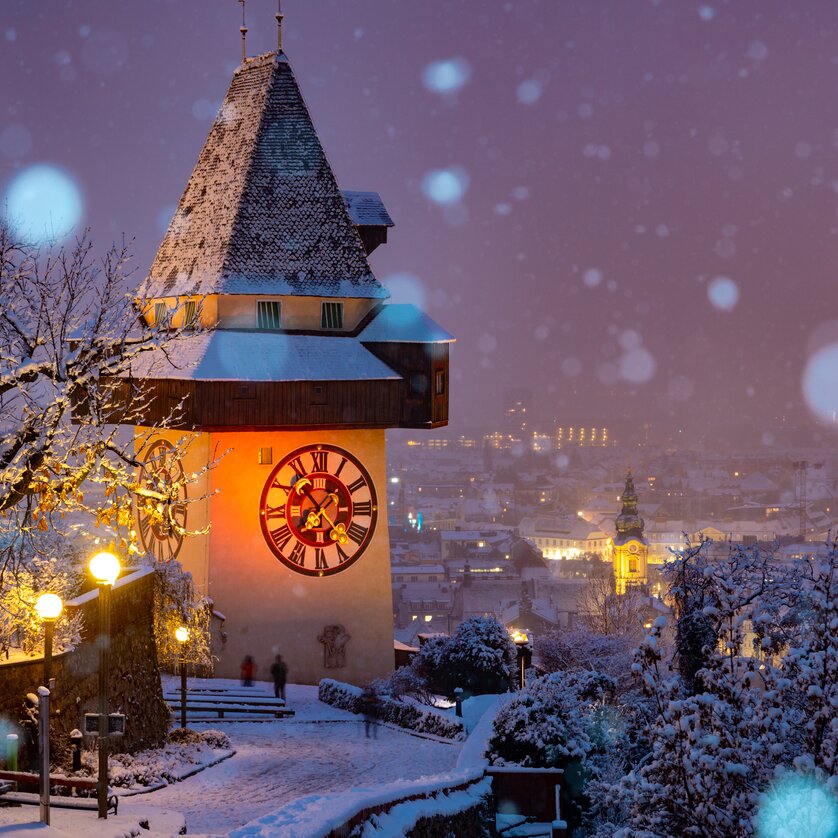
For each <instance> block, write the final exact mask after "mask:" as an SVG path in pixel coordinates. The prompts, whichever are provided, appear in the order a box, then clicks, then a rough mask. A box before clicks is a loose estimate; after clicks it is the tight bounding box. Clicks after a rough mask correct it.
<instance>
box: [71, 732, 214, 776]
mask: <svg viewBox="0 0 838 838" xmlns="http://www.w3.org/2000/svg"><path fill="white" fill-rule="evenodd" d="M229 749H230V740H229V738H228V737H227V734H226V733H222V732H221V731H219V730H205V731H202V732H199V731H195V730H190V729H189V728H178V729H176V730H173V731H172V732H171V733H170V734H169V742H168V743H167V744H166V745H165V746H164V747H163V748H152V749H150V750H148V751H140V752H139V753H136V754H111V756H110V758H109V763H108V779H109V782H110V785H111V786H114V787H118V788H136V787H137V786H151V785H156V784H158V783H174V782H177V781H178V780H181V779H183V776H184V775H185V774H188V773H189V772H190V771H191V770H193V769H194V767H195V766H198V765H201V764H208V763H212V762H214V761H216V760H217V759H218V754H216V753H214V752H216V751H228V750H229ZM97 759H98V757H97V756H96V754H95V753H94V752H92V751H85V752H83V754H82V772H81V773H82V774H83V775H87V776H90V777H95V776H96V775H97Z"/></svg>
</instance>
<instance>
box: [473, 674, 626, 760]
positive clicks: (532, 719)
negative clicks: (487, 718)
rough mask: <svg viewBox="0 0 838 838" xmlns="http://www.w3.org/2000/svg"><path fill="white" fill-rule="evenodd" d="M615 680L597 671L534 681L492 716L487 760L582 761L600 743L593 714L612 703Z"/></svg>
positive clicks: (597, 717) (598, 719)
mask: <svg viewBox="0 0 838 838" xmlns="http://www.w3.org/2000/svg"><path fill="white" fill-rule="evenodd" d="M614 688H615V685H614V681H613V679H611V678H609V677H608V676H606V675H602V674H601V673H599V672H592V671H588V672H571V673H568V672H555V673H553V674H552V675H545V676H544V677H542V678H537V679H536V680H535V681H533V682H532V683H530V684H529V685H528V686H526V687H525V688H524V689H522V690H521V691H520V692H519V693H518V694H517V695H516V696H515V697H514V698H513V699H512V700H511V701H509V702H507V703H506V704H505V705H504V706H503V707H502V708H501V709H500V711H499V712H498V714H497V716H496V717H495V722H494V729H493V733H492V738H491V739H490V740H489V751H488V757H489V761H490V762H491V763H493V764H500V765H508V764H513V765H523V766H530V767H537V768H551V767H552V768H561V767H563V766H565V765H566V764H567V762H568V761H569V760H572V759H579V760H582V761H584V760H586V759H587V758H588V756H589V755H590V754H591V753H592V752H593V751H594V750H595V749H596V748H597V747H599V745H600V744H601V741H602V736H601V733H600V731H599V728H600V726H601V724H602V719H603V717H602V715H601V714H599V713H598V711H599V710H601V709H602V708H604V707H605V706H606V704H607V703H608V702H609V701H610V700H611V698H612V696H613V692H614Z"/></svg>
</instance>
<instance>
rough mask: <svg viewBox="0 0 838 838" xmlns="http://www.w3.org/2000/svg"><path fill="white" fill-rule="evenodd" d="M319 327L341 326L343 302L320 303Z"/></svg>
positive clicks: (332, 327) (336, 327)
mask: <svg viewBox="0 0 838 838" xmlns="http://www.w3.org/2000/svg"><path fill="white" fill-rule="evenodd" d="M320 305H321V308H320V328H321V329H342V328H343V303H332V302H328V303H327V302H323V303H321V304H320Z"/></svg>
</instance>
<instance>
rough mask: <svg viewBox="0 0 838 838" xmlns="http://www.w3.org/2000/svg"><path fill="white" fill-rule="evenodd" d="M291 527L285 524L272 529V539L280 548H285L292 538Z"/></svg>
mask: <svg viewBox="0 0 838 838" xmlns="http://www.w3.org/2000/svg"><path fill="white" fill-rule="evenodd" d="M291 538H292V535H291V528H290V527H289V526H288V524H283V525H282V526H281V527H279V529H276V530H271V541H273V543H274V544H276V546H277V547H278V548H279V549H280V550H283V549H284V548H285V545H286V544H287V543H288V542H289V541H290V540H291Z"/></svg>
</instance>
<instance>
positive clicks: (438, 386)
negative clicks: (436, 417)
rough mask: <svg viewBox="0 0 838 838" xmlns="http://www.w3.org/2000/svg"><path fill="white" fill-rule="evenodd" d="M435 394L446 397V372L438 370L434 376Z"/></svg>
mask: <svg viewBox="0 0 838 838" xmlns="http://www.w3.org/2000/svg"><path fill="white" fill-rule="evenodd" d="M434 393H435V394H436V395H437V396H444V395H445V370H437V371H436V373H435V374H434Z"/></svg>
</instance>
